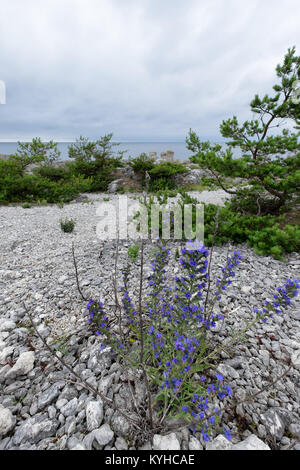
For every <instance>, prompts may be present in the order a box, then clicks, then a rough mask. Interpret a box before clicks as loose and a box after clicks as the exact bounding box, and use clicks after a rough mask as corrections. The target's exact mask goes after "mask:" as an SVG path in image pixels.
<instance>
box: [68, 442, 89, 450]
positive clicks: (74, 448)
mask: <svg viewBox="0 0 300 470" xmlns="http://www.w3.org/2000/svg"><path fill="white" fill-rule="evenodd" d="M70 450H86V448H85V447H84V445H83V444H79V443H78V444H76V445H75V446H74V447H71V449H70Z"/></svg>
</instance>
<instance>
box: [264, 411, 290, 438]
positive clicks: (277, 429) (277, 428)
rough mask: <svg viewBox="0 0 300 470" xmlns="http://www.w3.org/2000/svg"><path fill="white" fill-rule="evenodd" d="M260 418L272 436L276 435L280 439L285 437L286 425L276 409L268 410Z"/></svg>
mask: <svg viewBox="0 0 300 470" xmlns="http://www.w3.org/2000/svg"><path fill="white" fill-rule="evenodd" d="M260 418H261V421H262V423H263V425H264V426H265V428H266V429H267V430H268V431H269V433H270V434H271V435H272V436H274V437H276V438H277V439H279V440H280V439H281V438H282V437H283V435H284V431H285V425H284V422H283V421H282V419H281V417H280V416H279V415H278V413H276V411H275V410H273V409H271V410H268V411H266V413H264V414H262V415H261V416H260Z"/></svg>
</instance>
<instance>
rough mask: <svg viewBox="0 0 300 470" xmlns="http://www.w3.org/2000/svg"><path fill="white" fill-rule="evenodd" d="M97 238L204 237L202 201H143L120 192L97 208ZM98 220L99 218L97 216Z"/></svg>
mask: <svg viewBox="0 0 300 470" xmlns="http://www.w3.org/2000/svg"><path fill="white" fill-rule="evenodd" d="M96 215H97V217H99V218H100V221H98V223H97V226H96V233H97V237H98V238H99V239H100V240H116V239H117V238H119V239H120V240H125V239H131V240H140V239H149V238H150V239H152V240H156V239H157V238H161V239H163V240H170V239H174V240H184V239H185V240H192V239H195V238H196V240H198V241H199V242H202V244H203V240H204V205H203V204H184V205H181V204H179V203H176V202H172V203H167V204H157V203H153V204H151V205H147V206H146V205H145V204H144V203H140V202H137V201H133V200H131V199H129V198H128V197H127V196H119V197H118V199H115V200H114V201H110V202H103V203H101V204H99V205H98V207H97V210H96ZM98 220H99V219H98Z"/></svg>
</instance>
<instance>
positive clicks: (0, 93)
mask: <svg viewBox="0 0 300 470" xmlns="http://www.w3.org/2000/svg"><path fill="white" fill-rule="evenodd" d="M0 104H6V91H5V83H4V81H3V80H0Z"/></svg>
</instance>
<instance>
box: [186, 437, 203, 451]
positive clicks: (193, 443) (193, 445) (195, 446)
mask: <svg viewBox="0 0 300 470" xmlns="http://www.w3.org/2000/svg"><path fill="white" fill-rule="evenodd" d="M189 450H203V446H202V444H201V442H200V441H199V440H198V439H196V437H194V436H192V437H191V438H190V440H189Z"/></svg>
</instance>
